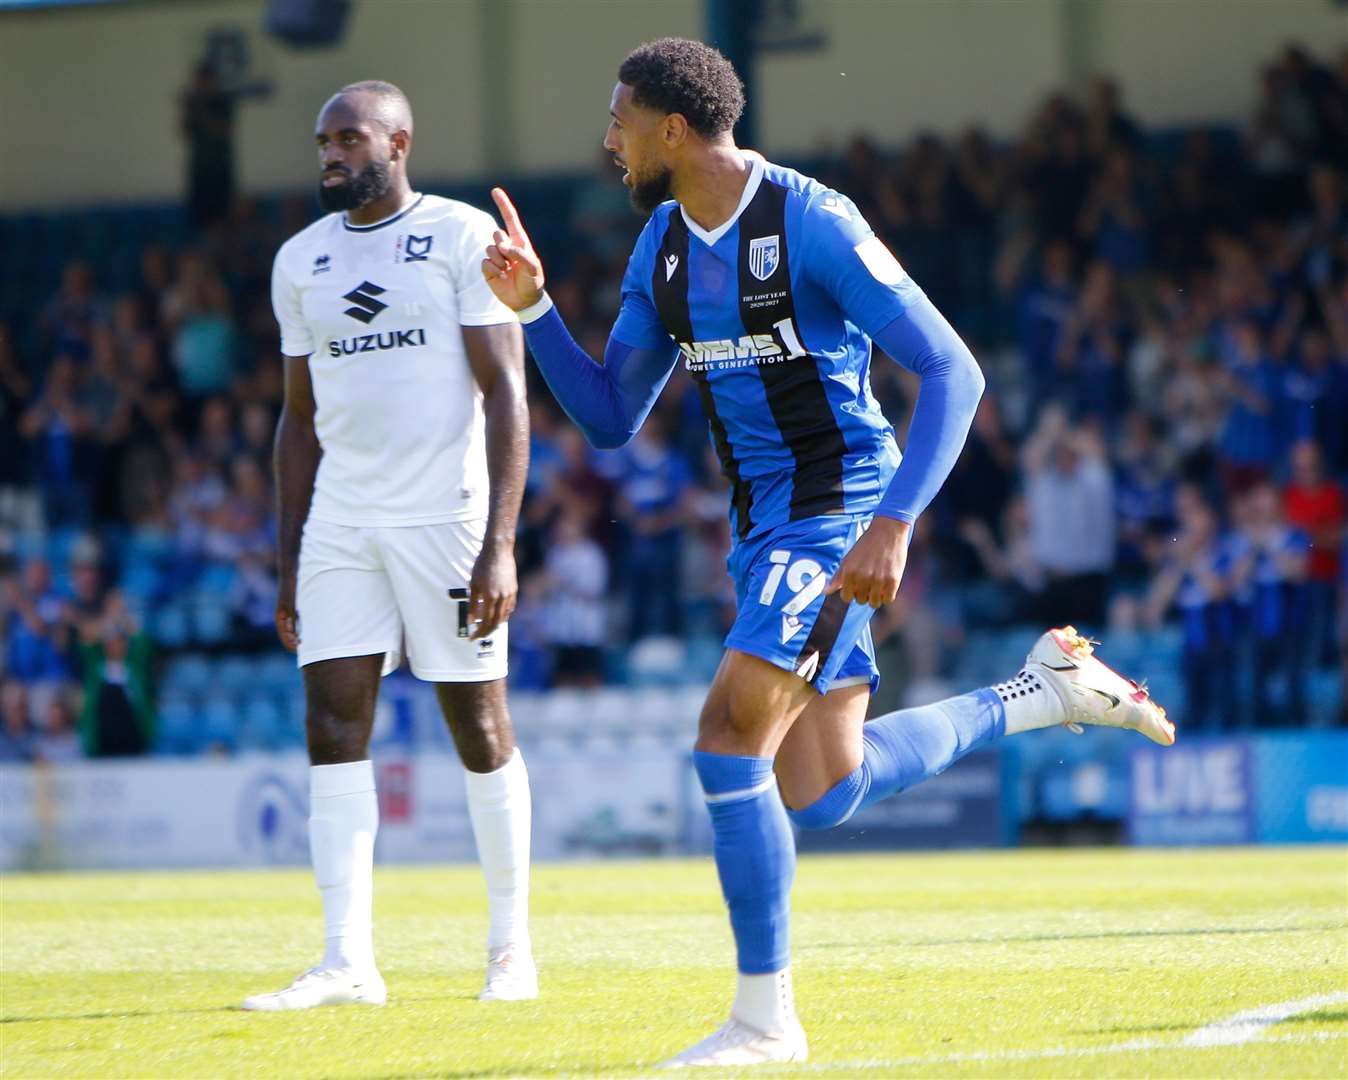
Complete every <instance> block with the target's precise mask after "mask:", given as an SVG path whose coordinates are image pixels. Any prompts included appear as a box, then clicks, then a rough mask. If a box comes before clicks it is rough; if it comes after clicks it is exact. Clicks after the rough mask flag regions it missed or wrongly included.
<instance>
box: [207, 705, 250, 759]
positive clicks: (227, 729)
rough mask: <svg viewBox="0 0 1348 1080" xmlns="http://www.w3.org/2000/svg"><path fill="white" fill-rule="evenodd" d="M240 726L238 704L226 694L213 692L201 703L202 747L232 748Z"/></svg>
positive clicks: (236, 742) (237, 738)
mask: <svg viewBox="0 0 1348 1080" xmlns="http://www.w3.org/2000/svg"><path fill="white" fill-rule="evenodd" d="M241 726H242V723H241V717H240V715H239V709H238V705H237V704H236V702H235V700H234V698H233V697H231V696H230V695H228V694H219V693H213V694H210V695H209V696H207V697H206V698H205V700H204V701H202V703H201V737H200V740H199V744H200V745H201V746H202V747H209V748H219V749H223V750H231V751H232V750H234V749H235V747H236V746H237V745H238V741H239V729H240V727H241Z"/></svg>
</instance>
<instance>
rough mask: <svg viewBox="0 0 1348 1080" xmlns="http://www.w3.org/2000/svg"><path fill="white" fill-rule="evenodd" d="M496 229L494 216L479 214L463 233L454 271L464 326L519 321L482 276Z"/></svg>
mask: <svg viewBox="0 0 1348 1080" xmlns="http://www.w3.org/2000/svg"><path fill="white" fill-rule="evenodd" d="M496 228H497V225H496V220H495V219H494V218H493V217H492V216H491V215H490V214H487V213H484V212H482V211H480V210H475V211H474V212H473V213H471V214H469V215H468V216H467V218H466V219H465V220H464V221H463V227H462V228H461V229H460V230H459V244H458V248H457V250H456V251H455V254H454V259H453V262H452V266H451V271H452V273H453V276H454V290H455V294H456V296H457V297H458V302H459V325H460V326H494V325H496V324H497V323H511V322H517V321H518V320H517V319H516V317H515V313H514V312H513V311H511V310H510V308H508V307H506V306H505V304H503V303H501V301H500V300H498V299H497V298H496V294H495V293H494V292H492V291H491V286H490V285H488V284H487V279H486V278H484V277H483V276H482V260H483V259H485V258H486V257H487V245H489V244H490V243H491V242H492V233H493V232H494V231H495V230H496Z"/></svg>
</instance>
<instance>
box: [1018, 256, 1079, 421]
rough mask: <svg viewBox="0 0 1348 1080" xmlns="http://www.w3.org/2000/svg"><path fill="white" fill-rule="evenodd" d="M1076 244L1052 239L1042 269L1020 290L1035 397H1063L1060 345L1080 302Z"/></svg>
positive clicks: (1022, 342) (1022, 332) (1024, 345)
mask: <svg viewBox="0 0 1348 1080" xmlns="http://www.w3.org/2000/svg"><path fill="white" fill-rule="evenodd" d="M1073 262H1074V260H1073V255H1072V245H1071V244H1070V243H1068V242H1067V241H1066V240H1052V241H1050V242H1049V243H1048V244H1047V245H1045V247H1044V250H1043V253H1042V254H1041V255H1040V258H1039V272H1038V273H1037V274H1036V275H1035V276H1034V277H1033V278H1032V279H1031V281H1030V282H1029V284H1027V285H1026V286H1025V289H1024V290H1023V291H1022V292H1021V294H1020V299H1019V301H1018V303H1017V305H1016V322H1017V325H1018V330H1019V335H1020V349H1021V352H1022V353H1023V354H1024V356H1025V365H1026V367H1027V368H1028V369H1029V375H1030V382H1031V387H1032V389H1033V400H1035V401H1036V402H1040V403H1042V402H1045V401H1052V400H1055V399H1061V398H1062V397H1063V387H1062V386H1061V385H1060V382H1059V379H1058V346H1059V343H1060V342H1061V340H1062V333H1063V327H1064V326H1065V325H1066V324H1067V320H1068V319H1069V318H1070V317H1071V315H1072V310H1073V308H1074V307H1075V305H1076V295H1077V288H1076V272H1075V268H1074V266H1073Z"/></svg>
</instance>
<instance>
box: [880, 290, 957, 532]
mask: <svg viewBox="0 0 1348 1080" xmlns="http://www.w3.org/2000/svg"><path fill="white" fill-rule="evenodd" d="M875 343H876V344H877V345H879V346H880V348H882V349H884V350H885V352H887V353H888V354H889V355H890V356H892V357H893V358H894V359H895V360H897V361H898V362H899V363H900V364H902V365H903V366H904V367H906V368H907V369H908V370H909V371H912V372H914V373H916V374H917V375H918V376H920V377H921V379H922V386H921V388H920V389H919V390H918V395H917V403H916V405H914V407H913V419H912V423H911V424H910V425H909V428H908V446H907V448H906V449H905V450H904V454H903V461H901V462H900V463H899V467H898V469H897V470H896V471H895V473H894V478H893V479H892V480H891V481H890V483H889V488H888V490H886V491H885V494H884V497H883V498H881V500H880V505H879V506H878V507H877V508H876V511H875V512H876V513H877V514H881V515H882V516H884V517H890V518H898V519H899V520H900V521H909V522H911V521H915V520H916V519H917V516H918V515H919V514H920V513H922V511H923V510H925V509H926V508H927V504H928V503H930V502H931V501H932V499H934V498H935V497H936V493H937V492H938V491H940V490H941V485H942V484H944V483H945V480H946V477H947V476H949V475H950V470H951V469H953V468H954V467H955V461H956V459H958V458H959V456H960V451H961V450H963V449H964V440H965V438H966V437H967V436H968V434H969V425H970V424H972V423H973V419H974V410H975V409H977V408H978V399H979V398H980V397H982V396H983V373H982V372H981V371H979V370H978V362H977V361H976V360H975V359H974V357H973V354H972V353H971V352H970V351H969V349H968V346H966V345H965V344H964V342H963V341H961V340H960V336H959V335H958V334H957V333H955V331H954V329H953V328H952V327H951V325H950V324H949V323H948V322H946V320H945V318H944V317H943V316H942V315H941V313H940V312H939V311H937V310H936V306H935V305H934V304H933V303H932V302H931V301H930V300H928V299H927V298H926V297H925V296H924V297H922V298H921V299H920V300H918V301H917V302H915V303H914V304H912V305H911V306H910V307H908V308H907V309H906V310H905V311H904V313H903V314H902V315H900V316H899V317H898V318H897V319H895V320H894V321H893V322H891V323H890V324H889V325H888V326H886V327H885V328H884V329H883V330H881V331H880V332H879V333H878V334H876V335H875Z"/></svg>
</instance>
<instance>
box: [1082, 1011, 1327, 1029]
mask: <svg viewBox="0 0 1348 1080" xmlns="http://www.w3.org/2000/svg"><path fill="white" fill-rule="evenodd" d="M1214 1022H1215V1023H1220V1022H1221V1021H1214ZM1277 1023H1278V1024H1342V1023H1348V1012H1346V1011H1343V1010H1340V1011H1338V1012H1308V1013H1298V1014H1297V1015H1296V1016H1289V1017H1287V1018H1286V1019H1285V1020H1279V1021H1277ZM1203 1026H1204V1025H1202V1024H1194V1023H1188V1024H1152V1025H1150V1026H1148V1027H1124V1026H1122V1025H1119V1026H1117V1027H1102V1028H1077V1029H1076V1030H1074V1031H1073V1032H1072V1034H1073V1035H1146V1034H1149V1033H1151V1032H1155V1031H1195V1030H1197V1029H1198V1028H1200V1027H1203ZM1269 1026H1270V1027H1272V1026H1274V1025H1269Z"/></svg>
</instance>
